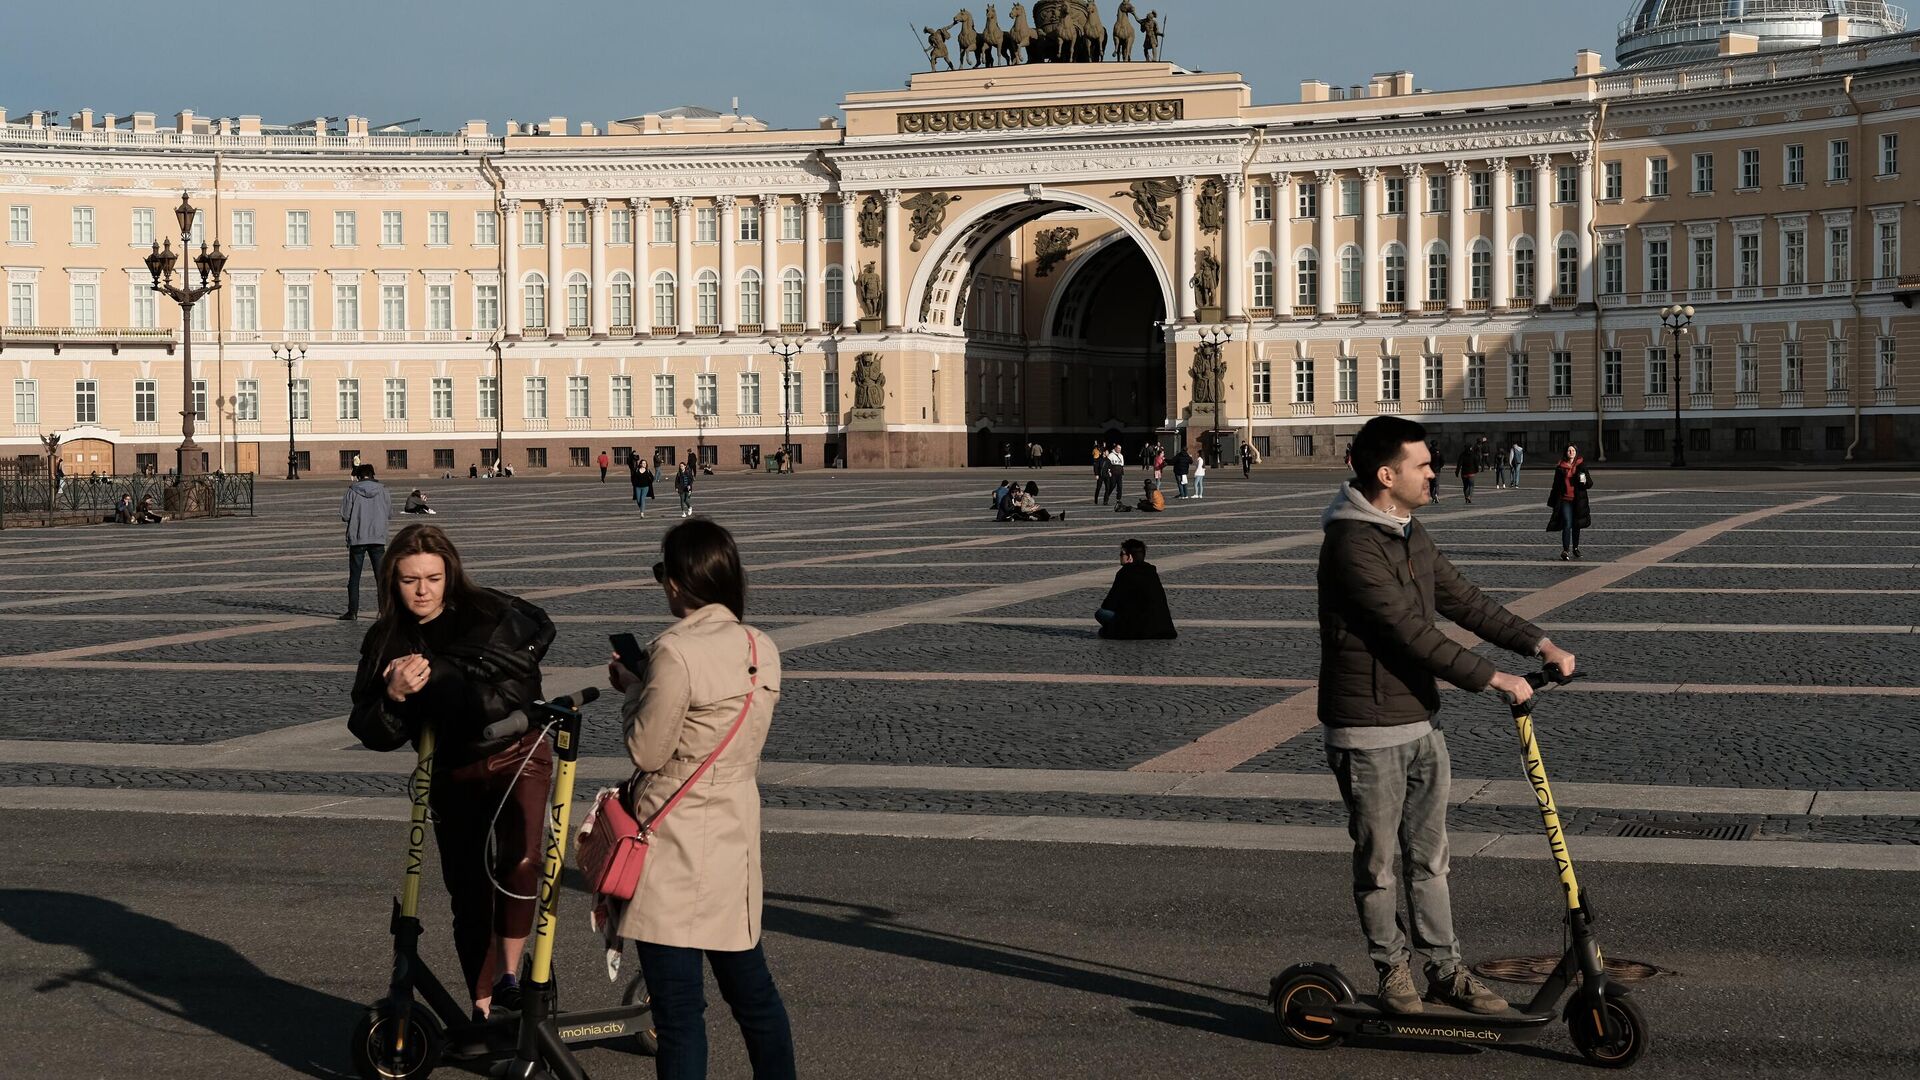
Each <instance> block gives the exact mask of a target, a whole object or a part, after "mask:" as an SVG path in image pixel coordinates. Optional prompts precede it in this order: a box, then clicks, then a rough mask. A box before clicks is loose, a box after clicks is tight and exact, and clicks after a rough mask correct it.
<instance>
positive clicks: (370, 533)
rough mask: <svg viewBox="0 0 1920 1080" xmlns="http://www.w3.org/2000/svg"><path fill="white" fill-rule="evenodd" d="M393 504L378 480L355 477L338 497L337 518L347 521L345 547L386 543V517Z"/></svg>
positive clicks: (390, 512) (384, 487)
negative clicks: (351, 483)
mask: <svg viewBox="0 0 1920 1080" xmlns="http://www.w3.org/2000/svg"><path fill="white" fill-rule="evenodd" d="M392 514H393V504H392V502H391V500H390V499H389V498H388V496H387V488H386V485H384V484H382V483H381V482H380V481H378V480H356V481H355V482H354V483H353V486H351V487H349V488H347V493H346V495H344V496H342V497H341V499H340V520H341V521H344V522H346V523H347V546H348V547H353V546H355V545H357V544H382V545H384V544H385V543H386V542H387V519H388V518H389V517H390V516H392Z"/></svg>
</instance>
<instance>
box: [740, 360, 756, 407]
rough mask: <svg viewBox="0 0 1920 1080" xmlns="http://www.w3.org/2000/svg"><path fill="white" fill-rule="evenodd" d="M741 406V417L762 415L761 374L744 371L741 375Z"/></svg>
mask: <svg viewBox="0 0 1920 1080" xmlns="http://www.w3.org/2000/svg"><path fill="white" fill-rule="evenodd" d="M739 406H740V415H741V416H759V415H760V373H759V372H757V371H743V372H741V373H740V395H739Z"/></svg>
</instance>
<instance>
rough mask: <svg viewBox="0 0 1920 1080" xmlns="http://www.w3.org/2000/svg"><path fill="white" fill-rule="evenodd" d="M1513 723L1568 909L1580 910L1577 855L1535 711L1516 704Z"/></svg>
mask: <svg viewBox="0 0 1920 1080" xmlns="http://www.w3.org/2000/svg"><path fill="white" fill-rule="evenodd" d="M1513 724H1514V727H1515V728H1516V729H1517V730H1518V732H1519V735H1520V755H1521V761H1522V763H1523V764H1524V765H1525V766H1526V771H1527V782H1528V783H1529V784H1531V785H1533V799H1534V802H1536V803H1538V804H1539V806H1540V822H1541V824H1542V825H1544V826H1545V827H1546V831H1547V848H1548V850H1550V851H1551V852H1552V853H1553V864H1554V867H1555V869H1557V870H1558V871H1559V872H1560V885H1561V887H1562V888H1563V889H1565V890H1566V894H1567V896H1566V899H1567V910H1568V911H1570V912H1577V911H1579V910H1580V881H1579V879H1578V878H1576V877H1575V876H1574V873H1573V855H1572V854H1570V853H1569V852H1568V851H1567V833H1566V830H1565V829H1564V828H1562V827H1561V825H1560V808H1559V807H1558V806H1556V805H1555V804H1554V801H1553V788H1552V787H1551V786H1550V785H1549V784H1548V783H1547V763H1546V761H1545V760H1544V759H1542V758H1541V756H1540V741H1539V740H1538V739H1536V738H1534V735H1533V712H1532V710H1531V709H1529V708H1527V706H1524V705H1521V706H1516V707H1515V708H1514V711H1513Z"/></svg>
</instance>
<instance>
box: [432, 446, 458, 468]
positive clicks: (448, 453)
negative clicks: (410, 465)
mask: <svg viewBox="0 0 1920 1080" xmlns="http://www.w3.org/2000/svg"><path fill="white" fill-rule="evenodd" d="M433 467H434V469H435V470H436V471H438V472H452V471H453V448H452V447H445V448H436V449H435V450H434V452H433Z"/></svg>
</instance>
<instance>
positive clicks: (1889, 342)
mask: <svg viewBox="0 0 1920 1080" xmlns="http://www.w3.org/2000/svg"><path fill="white" fill-rule="evenodd" d="M1899 355H1900V352H1899V342H1897V341H1896V340H1895V339H1893V338H1890V337H1883V338H1881V339H1880V340H1879V341H1878V342H1877V343H1876V344H1875V347H1874V365H1873V372H1874V375H1873V385H1874V386H1875V387H1876V388H1878V389H1881V390H1891V389H1893V387H1894V381H1893V368H1894V362H1895V361H1896V360H1897V359H1898V358H1899Z"/></svg>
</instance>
